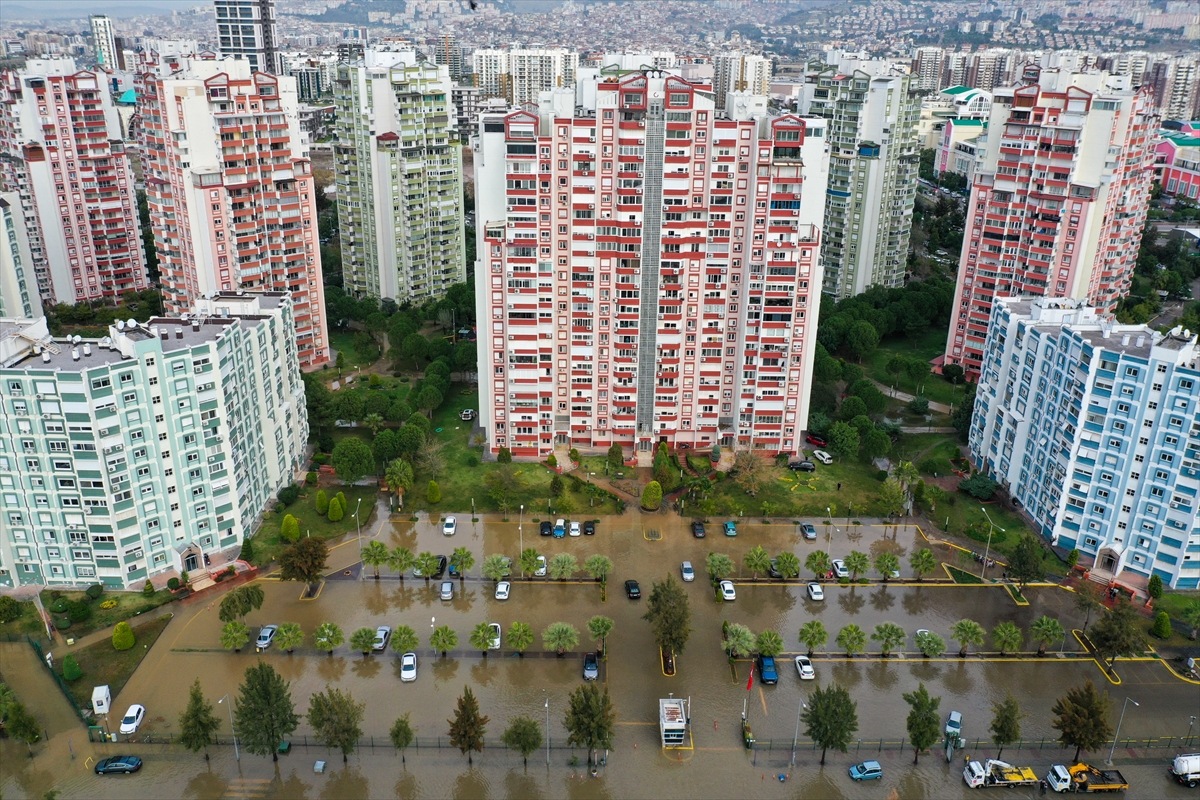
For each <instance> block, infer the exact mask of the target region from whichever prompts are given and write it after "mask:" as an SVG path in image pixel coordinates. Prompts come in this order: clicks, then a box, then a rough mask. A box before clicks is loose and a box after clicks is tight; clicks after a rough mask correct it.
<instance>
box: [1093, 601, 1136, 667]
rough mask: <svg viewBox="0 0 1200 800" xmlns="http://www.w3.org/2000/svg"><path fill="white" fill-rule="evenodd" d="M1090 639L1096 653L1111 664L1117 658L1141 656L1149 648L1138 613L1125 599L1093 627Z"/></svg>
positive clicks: (1118, 602)
mask: <svg viewBox="0 0 1200 800" xmlns="http://www.w3.org/2000/svg"><path fill="white" fill-rule="evenodd" d="M1090 638H1091V640H1092V644H1093V645H1095V646H1096V652H1097V653H1099V655H1100V657H1101V658H1104V659H1106V660H1108V661H1109V663H1111V662H1112V661H1113V660H1115V659H1116V657H1117V656H1127V657H1128V656H1140V655H1141V654H1142V653H1144V652H1145V651H1146V647H1147V641H1146V633H1145V631H1144V630H1143V628H1142V626H1141V620H1140V619H1139V618H1138V613H1137V611H1135V610H1134V608H1133V606H1132V605H1130V603H1129V601H1128V600H1126V599H1124V598H1121V599H1120V600H1118V601H1117V604H1116V605H1115V606H1113V608H1112V610H1111V611H1109V612H1108V613H1107V614H1105V615H1104V616H1103V617H1101V618H1100V620H1099V621H1098V622H1097V623H1096V624H1095V625H1094V626H1093V627H1092V632H1091V634H1090Z"/></svg>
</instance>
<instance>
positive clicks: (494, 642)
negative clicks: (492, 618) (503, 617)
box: [488, 622, 500, 650]
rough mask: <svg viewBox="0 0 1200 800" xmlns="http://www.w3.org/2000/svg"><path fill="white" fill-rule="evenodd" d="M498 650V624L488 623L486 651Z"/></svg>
mask: <svg viewBox="0 0 1200 800" xmlns="http://www.w3.org/2000/svg"><path fill="white" fill-rule="evenodd" d="M499 649H500V623H499V622H489V623H488V650H499Z"/></svg>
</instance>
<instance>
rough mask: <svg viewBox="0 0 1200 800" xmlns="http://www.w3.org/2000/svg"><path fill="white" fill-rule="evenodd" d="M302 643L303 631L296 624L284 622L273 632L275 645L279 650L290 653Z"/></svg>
mask: <svg viewBox="0 0 1200 800" xmlns="http://www.w3.org/2000/svg"><path fill="white" fill-rule="evenodd" d="M303 643H304V630H303V629H302V628H301V627H300V625H299V624H298V623H295V622H284V623H282V624H281V625H280V626H279V630H278V631H276V632H275V644H276V646H277V647H279V649H280V650H286V651H287V652H289V653H290V652H292V651H293V650H295V649H296V648H297V647H299V646H300V645H301V644H303Z"/></svg>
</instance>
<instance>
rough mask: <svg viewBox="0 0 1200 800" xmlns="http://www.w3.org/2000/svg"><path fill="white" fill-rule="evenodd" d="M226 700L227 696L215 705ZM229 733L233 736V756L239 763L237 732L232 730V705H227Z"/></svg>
mask: <svg viewBox="0 0 1200 800" xmlns="http://www.w3.org/2000/svg"><path fill="white" fill-rule="evenodd" d="M228 699H229V695H228V694H227V695H225V696H224V697H222V698H221V699H220V700H218V701H217V705H221V703H224V702H225V701H226V700H228ZM229 732H230V733H232V734H233V754H234V756H236V757H237V760H238V761H241V760H242V753H241V751H240V750H238V743H237V731H236V730H234V729H233V703H230V704H229Z"/></svg>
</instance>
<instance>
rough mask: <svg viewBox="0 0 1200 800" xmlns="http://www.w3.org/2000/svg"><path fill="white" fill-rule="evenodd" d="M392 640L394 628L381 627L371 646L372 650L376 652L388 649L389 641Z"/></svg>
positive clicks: (376, 630) (377, 629)
mask: <svg viewBox="0 0 1200 800" xmlns="http://www.w3.org/2000/svg"><path fill="white" fill-rule="evenodd" d="M390 638H392V628H391V626H390V625H380V626H379V627H378V628H376V629H375V641H374V643H373V644H372V645H371V649H372V650H375V651H379V650H382V649H383V648H385V647H387V643H388V639H390Z"/></svg>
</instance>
